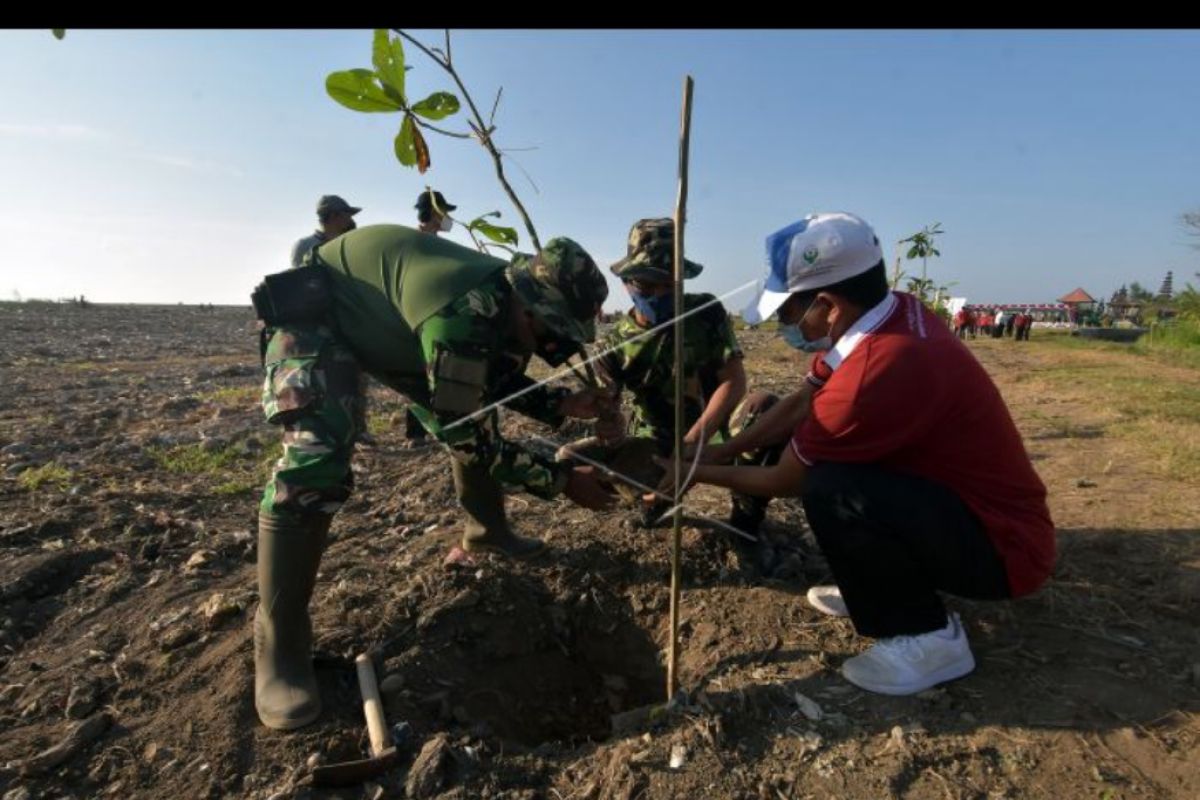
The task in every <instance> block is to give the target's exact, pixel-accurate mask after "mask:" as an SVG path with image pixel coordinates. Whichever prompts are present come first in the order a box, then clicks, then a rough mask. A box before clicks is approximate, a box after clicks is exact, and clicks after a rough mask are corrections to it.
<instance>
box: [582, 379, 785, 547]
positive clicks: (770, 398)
mask: <svg viewBox="0 0 1200 800" xmlns="http://www.w3.org/2000/svg"><path fill="white" fill-rule="evenodd" d="M778 399H779V398H778V397H776V396H775V395H773V394H770V393H767V392H751V393H750V394H747V395H746V396H745V397H744V398H742V401H741V402H740V403H738V405H737V406H736V407H735V408H734V410H733V413H732V414H731V415H730V418H729V424H728V426H725V427H723V428H722V430H721V431H720V433H719V435H718V436H716V437H714V439H713V441H714V443H715V442H720V441H728V440H729V439H732V438H733V437H734V436H737V435H738V434H740V433H741V432H742V431H745V430H747V429H748V428H750V427H751V426H752V425H753V424H754V423H755V422H756V421H757V420H758V419H759V418H760V417H761V416H762V415H763V414H764V413H766V411H767V409H769V408H770V407H771V406H773V405H775V403H776V402H777V401H778ZM656 433H659V434H661V435H655V436H640V435H639V436H633V437H630V438H627V439H625V440H624V441H622V442H621V443H620V444H617V445H608V444H604V443H603V442H600V441H599V440H598V439H596V438H595V437H589V438H587V439H580V440H578V441H575V442H571V443H570V444H567V445H564V446H563V447H562V448H561V449H560V450H559V451H558V458H559V459H560V460H566V459H571V458H572V457H576V460H578V461H581V462H583V463H588V462H592V463H593V464H599V465H603V466H604V467H606V468H608V469H610V470H612V471H613V472H614V473H616V474H617V475H620V476H623V478H624V480H621V479H620V478H618V479H617V480H615V481H614V483H613V488H614V489H616V490H617V491H618V492H619V493H620V494H621V496H622V497H623V498H624V499H625V500H626V501H629V502H633V503H635V504H636V503H637V502H638V501H640V498H641V495H642V494H643V492H644V490H646V489H649V488H654V487H657V486H658V484H659V481H660V480H661V479H662V469H661V468H660V467H658V466H657V465H656V464H655V463H654V462H653V460H652V456H654V455H658V456H663V457H666V456H668V455H670V453H671V449H672V447H673V435H672V434H671V433H670V432H668V431H662V432H656ZM786 446H787V443H786V442H781V443H779V444H776V445H773V446H771V447H763V448H759V449H757V450H752V451H750V452H746V453H739V454H738V455H737V457H736V458H735V459H734V463H735V464H738V465H741V466H770V465H772V464H776V463H778V462H779V457H780V455H781V454H782V453H783V449H784V447H786ZM730 499H731V501H732V504H733V509H732V513H731V515H730V518H731V519H733V520H735V522H734V524H735V525H738V527H742V526H743V525H744V526H746V527H745V528H743V529H753V528H757V527H758V525H759V523H761V522H762V520H763V518H764V517H765V516H766V511H767V505H768V504H769V503H770V498H767V497H755V496H754V495H748V494H742V493H740V492H730ZM663 502H665V500H664V501H663ZM739 523H741V524H739Z"/></svg>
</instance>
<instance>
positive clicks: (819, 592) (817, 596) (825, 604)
mask: <svg viewBox="0 0 1200 800" xmlns="http://www.w3.org/2000/svg"><path fill="white" fill-rule="evenodd" d="M808 604H809V605H810V606H812V607H813V608H815V609H816V610H817V611H820V612H821V613H822V614H828V615H829V616H831V617H848V616H850V610H849V609H848V608H846V601H845V600H843V599H842V590H841V589H839V588H838V587H837V586H813V587H812V588H810V589H809V590H808Z"/></svg>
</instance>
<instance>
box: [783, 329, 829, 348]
mask: <svg viewBox="0 0 1200 800" xmlns="http://www.w3.org/2000/svg"><path fill="white" fill-rule="evenodd" d="M779 335H780V336H781V337H782V338H783V340H784V341H785V342H787V343H788V344H789V345H791V346H792V347H794V348H796V349H797V350H803V351H804V352H806V353H816V352H819V351H821V350H828V349H830V348H831V347H833V340H832V339H830V338H829V337H828V336H822V337H821V338H820V339H807V338H805V336H804V334H803V333H802V332H801V331H800V326H799V325H780V326H779Z"/></svg>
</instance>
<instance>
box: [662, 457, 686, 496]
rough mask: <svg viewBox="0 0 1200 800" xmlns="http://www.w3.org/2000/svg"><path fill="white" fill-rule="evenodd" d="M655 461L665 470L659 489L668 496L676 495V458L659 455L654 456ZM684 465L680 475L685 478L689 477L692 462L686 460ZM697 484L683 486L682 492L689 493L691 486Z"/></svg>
mask: <svg viewBox="0 0 1200 800" xmlns="http://www.w3.org/2000/svg"><path fill="white" fill-rule="evenodd" d="M654 463H655V464H658V465H659V466H660V467H662V468H663V470H664V471H663V476H662V480H660V481H659V482H658V487H657V488H658V491H660V492H662V493H663V494H665V495H667V496H668V497H674V495H675V459H673V458H661V457H659V456H654ZM682 467H683V469H682V470H681V471H680V475H681V476H682V477H683V478H687V474H688V472H689V471H690V470H691V469H692V462H691V461H688V460H684V461H683V464H682ZM695 485H696V484H695V482H692V483H689V484H686V485H685V486H684V487H683V492H682V493H683V494H687V493H688V492H689V491H690V490H691V488H692V487H693V486H695Z"/></svg>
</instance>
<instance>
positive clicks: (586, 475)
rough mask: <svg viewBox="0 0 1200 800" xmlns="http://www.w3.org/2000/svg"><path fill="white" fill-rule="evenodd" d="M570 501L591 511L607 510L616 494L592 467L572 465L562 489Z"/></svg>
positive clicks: (614, 499)
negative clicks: (564, 486) (565, 485)
mask: <svg viewBox="0 0 1200 800" xmlns="http://www.w3.org/2000/svg"><path fill="white" fill-rule="evenodd" d="M563 494H565V495H566V496H567V497H568V498H569V499H570V500H571V502H573V503H575V505H577V506H583V507H584V508H590V509H591V510H593V511H607V510H608V509H610V508H612V507H613V504H614V503H616V499H617V498H616V495H614V494H613V493H612V492H611V491H609V489H608V487H607V486H605V485H604V483H603V482H601V481H600V479H599V478H598V477H597V475H596V470H595V469H594V468H593V467H574V468H573V469H572V470H571V475H570V477H569V478H567V487H566V489H564V490H563Z"/></svg>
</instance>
